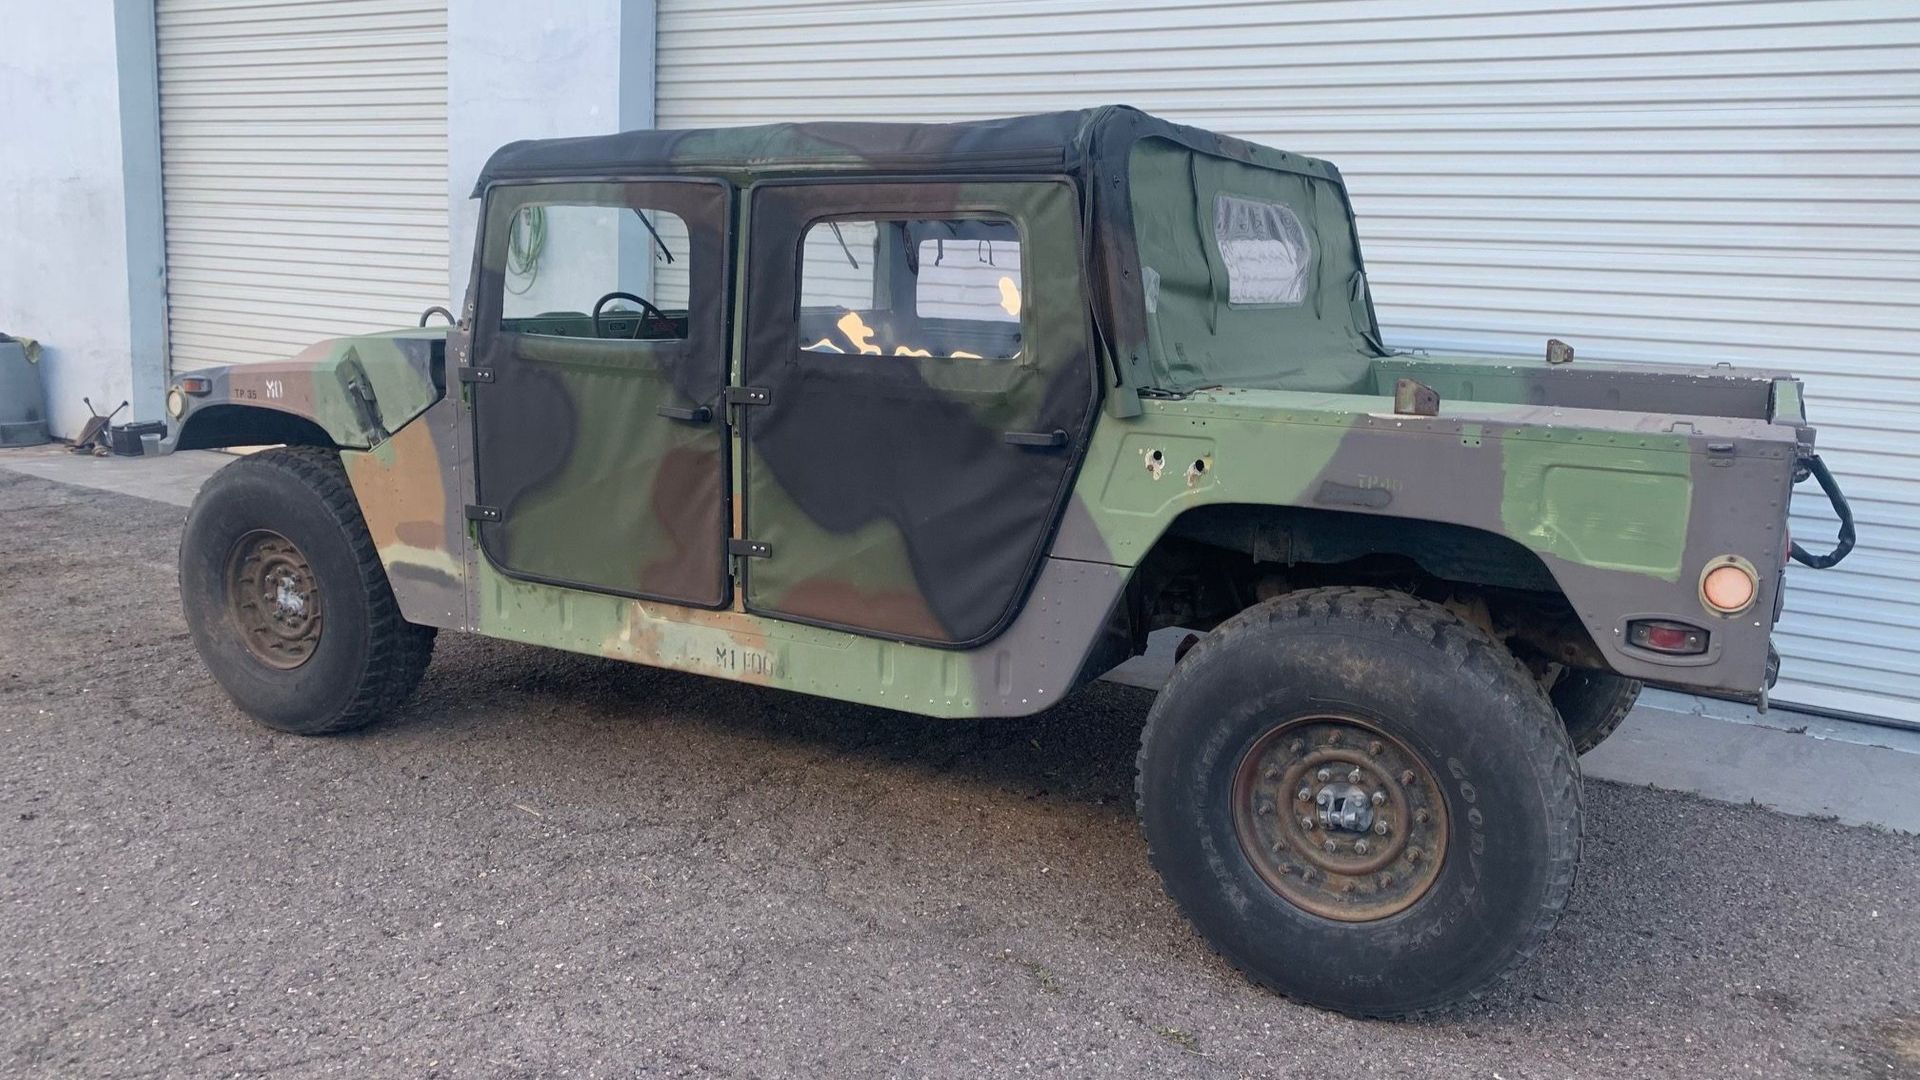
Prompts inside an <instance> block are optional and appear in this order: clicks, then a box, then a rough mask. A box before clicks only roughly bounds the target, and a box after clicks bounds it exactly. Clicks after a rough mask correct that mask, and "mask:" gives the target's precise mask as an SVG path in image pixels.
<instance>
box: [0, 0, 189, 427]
mask: <svg viewBox="0 0 1920 1080" xmlns="http://www.w3.org/2000/svg"><path fill="white" fill-rule="evenodd" d="M143 14H144V20H145V25H146V27H147V29H146V37H145V40H144V41H142V40H141V38H140V25H139V24H140V21H141V16H142V15H143ZM128 20H131V22H132V25H131V26H130V27H123V25H122V24H123V23H124V22H126V21H128ZM151 26H152V12H151V8H150V5H146V4H141V3H137V2H135V3H126V2H119V3H116V2H115V0H70V2H68V3H63V4H9V5H8V6H7V11H6V15H5V16H4V27H5V38H6V57H5V60H4V61H3V62H0V237H4V240H0V331H5V332H7V333H10V334H15V335H18V336H22V337H30V338H34V339H36V340H38V341H39V342H40V344H41V345H42V347H43V348H44V350H45V352H44V354H43V356H42V358H41V373H42V378H43V380H44V382H45V383H46V390H47V398H48V403H49V405H50V406H51V411H50V419H51V425H50V426H51V427H52V429H53V432H54V434H56V435H64V436H69V437H71V436H72V435H74V434H75V433H77V431H78V430H79V428H80V425H81V424H82V423H84V422H85V420H86V418H87V408H86V406H85V405H83V404H81V401H80V399H81V397H82V396H83V395H84V396H87V397H91V398H92V399H93V403H94V404H95V405H97V406H100V407H101V410H102V411H103V412H104V411H106V410H107V409H110V408H112V407H113V406H114V405H116V404H118V403H119V402H120V401H122V400H124V399H132V400H133V402H134V407H133V408H132V409H130V410H129V413H123V414H121V416H120V418H119V419H120V420H122V421H124V420H126V419H128V418H129V416H130V415H131V416H133V417H137V418H138V419H145V420H151V419H158V418H159V417H160V415H161V409H162V402H161V392H162V388H161V386H160V381H159V378H160V377H159V372H158V365H159V363H160V352H159V348H160V339H159V338H158V336H157V333H158V331H159V329H160V326H159V324H156V322H155V320H156V319H164V317H165V316H164V311H163V309H162V306H161V302H160V297H161V295H162V293H161V291H160V290H161V280H160V272H161V271H160V256H159V250H158V248H159V238H160V232H159V230H160V223H159V193H158V188H159V172H158V169H159V161H158V153H159V147H158V134H159V122H158V119H157V113H155V112H154V111H153V110H154V105H153V101H154V91H153V79H154V75H153V68H152V60H151V56H152V30H151ZM123 29H124V30H125V31H126V32H125V34H124V38H123V34H122V32H121V31H122V30H123ZM129 54H130V55H129ZM143 55H144V56H145V57H146V60H145V65H146V66H145V68H144V70H142V69H140V68H139V67H138V64H139V62H140V60H139V58H140V57H141V56H143ZM126 60H131V61H133V62H134V63H135V64H136V69H135V70H136V75H135V77H134V78H133V79H132V80H129V81H128V82H127V84H126V85H125V86H123V85H122V83H123V79H122V74H121V71H122V63H123V61H126ZM142 80H144V81H142ZM129 137H131V144H132V150H133V154H134V158H133V159H132V164H133V167H132V168H131V169H129V159H128V158H127V157H126V156H125V151H126V149H127V148H128V146H129ZM130 206H131V208H132V209H133V210H134V216H135V219H136V220H134V222H133V229H132V234H133V237H134V244H135V256H134V258H133V259H132V260H129V257H128V251H129V210H130ZM130 267H131V268H132V271H133V273H132V275H131V276H130ZM136 278H137V279H138V280H139V281H140V283H141V288H140V289H139V290H138V291H137V293H136V291H134V290H132V289H131V288H130V284H131V282H132V281H133V280H134V279H136Z"/></svg>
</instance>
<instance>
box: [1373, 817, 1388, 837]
mask: <svg viewBox="0 0 1920 1080" xmlns="http://www.w3.org/2000/svg"><path fill="white" fill-rule="evenodd" d="M1373 832H1374V835H1375V836H1385V835H1387V823H1386V822H1384V821H1376V822H1374V823H1373Z"/></svg>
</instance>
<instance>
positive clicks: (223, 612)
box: [180, 447, 434, 735]
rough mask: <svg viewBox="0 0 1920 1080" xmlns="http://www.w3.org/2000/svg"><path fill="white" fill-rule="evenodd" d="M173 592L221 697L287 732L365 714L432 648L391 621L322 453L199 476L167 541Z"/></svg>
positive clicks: (339, 724)
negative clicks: (182, 521)
mask: <svg viewBox="0 0 1920 1080" xmlns="http://www.w3.org/2000/svg"><path fill="white" fill-rule="evenodd" d="M180 600H181V605H182V607H183V608H184V610H185V614H186V620H187V628H188V630H189V631H190V632H191V633H192V635H193V642H194V645H195V646H196V647H197V648H198V649H199V650H200V656H201V658H202V659H203V660H204V661H205V662H206V665H207V668H208V670H210V671H211V672H213V676H214V678H215V679H216V680H218V681H219V683H220V685H221V687H222V688H223V689H225V690H226V692H227V694H228V696H229V697H231V698H232V699H233V701H234V704H236V705H238V706H239V707H240V708H241V710H242V711H244V712H246V713H247V714H248V715H249V716H252V717H253V718H254V719H255V720H258V721H259V722H260V723H262V724H265V725H266V726H268V727H271V728H275V729H277V730H280V731H287V732H292V733H294V734H298V735H326V734H332V733H334V732H339V731H347V730H349V729H352V728H357V727H360V726H362V725H364V724H367V723H370V722H371V721H373V720H375V719H378V718H379V717H380V716H381V715H383V714H384V713H386V712H387V711H389V710H390V709H392V708H394V707H395V706H397V705H399V704H400V703H401V702H403V701H404V700H405V699H406V698H407V697H408V696H409V695H411V694H412V693H413V690H414V688H415V687H416V686H417V685H418V684H419V682H420V677H421V675H422V674H424V673H425V671H426V667H427V661H428V659H429V658H430V657H431V656H432V653H433V640H434V629H433V628H432V627H428V626H416V625H414V624H412V623H409V622H407V621H406V620H405V619H403V618H402V617H401V615H400V607H399V604H398V603H397V602H396V601H395V600H394V597H393V589H392V588H391V587H390V585H389V584H388V582H387V574H386V570H385V568H384V567H383V566H382V565H381V563H380V556H379V552H378V551H377V550H376V549H375V548H374V546H373V539H372V537H371V536H369V535H368V533H367V525H366V521H365V519H364V518H362V517H361V514H360V504H359V503H358V501H357V500H356V499H355V498H354V494H353V488H352V487H351V485H349V483H348V482H347V476H346V472H345V470H344V469H342V468H341V466H340V458H339V455H338V454H336V453H335V452H334V451H331V450H325V449H320V448H316V447H283V448H279V449H273V450H263V451H260V452H259V453H256V454H251V455H249V456H247V457H244V458H241V459H240V460H238V461H235V462H233V463H232V464H231V465H228V466H227V467H225V468H223V469H221V470H220V471H219V472H218V473H216V474H215V475H214V476H213V478H212V479H211V480H208V481H207V483H206V485H205V486H204V487H202V488H201V489H200V494H199V495H198V496H197V497H196V498H195V499H194V502H193V508H192V509H191V510H189V511H188V513H187V523H186V528H185V530H184V531H183V533H182V535H181V539H180Z"/></svg>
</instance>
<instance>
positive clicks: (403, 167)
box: [157, 0, 450, 370]
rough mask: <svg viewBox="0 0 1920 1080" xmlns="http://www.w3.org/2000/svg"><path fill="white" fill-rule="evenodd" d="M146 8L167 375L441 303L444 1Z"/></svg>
mask: <svg viewBox="0 0 1920 1080" xmlns="http://www.w3.org/2000/svg"><path fill="white" fill-rule="evenodd" d="M157 15H158V37H159V41H158V45H159V59H160V140H161V178H162V183H163V187H164V190H165V199H166V232H167V240H166V244H167V295H168V305H167V311H168V342H169V352H170V359H171V363H172V366H173V368H174V369H175V370H188V369H192V368H196V367H201V366H205V365H207V364H224V363H234V362H239V361H250V360H277V359H284V358H286V357H289V356H292V355H293V354H295V353H297V352H299V351H300V350H301V349H303V348H305V347H306V346H308V345H310V344H312V343H313V342H315V341H318V340H320V339H321V338H325V337H331V336H334V335H338V334H345V333H355V332H364V331H368V330H375V329H380V328H384V327H392V326H411V325H413V324H414V322H415V321H416V320H417V319H418V317H419V314H420V311H421V309H423V308H425V307H426V306H428V305H429V304H447V5H446V0H282V2H279V3H272V2H265V0H159V2H158V12H157ZM449 306H450V305H449Z"/></svg>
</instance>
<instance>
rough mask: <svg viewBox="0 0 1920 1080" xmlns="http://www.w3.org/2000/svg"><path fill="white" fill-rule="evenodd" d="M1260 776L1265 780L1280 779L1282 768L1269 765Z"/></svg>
mask: <svg viewBox="0 0 1920 1080" xmlns="http://www.w3.org/2000/svg"><path fill="white" fill-rule="evenodd" d="M1260 778H1261V779H1263V780H1278V779H1280V770H1279V769H1276V768H1274V767H1273V766H1272V765H1269V766H1267V767H1266V768H1265V769H1264V770H1262V771H1261V773H1260Z"/></svg>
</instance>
